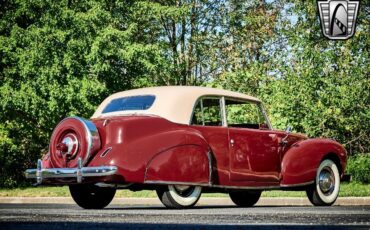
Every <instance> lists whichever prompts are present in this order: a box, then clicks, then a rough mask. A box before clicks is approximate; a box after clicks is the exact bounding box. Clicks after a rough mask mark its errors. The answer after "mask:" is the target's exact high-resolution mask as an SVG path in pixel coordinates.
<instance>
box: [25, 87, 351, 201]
mask: <svg viewBox="0 0 370 230" xmlns="http://www.w3.org/2000/svg"><path fill="white" fill-rule="evenodd" d="M166 95H167V96H166ZM115 103H116V104H117V103H118V104H119V106H117V105H116V104H115ZM124 103H126V104H124ZM130 103H131V104H130ZM140 103H141V104H140ZM123 104H124V105H123ZM120 106H121V107H120ZM122 106H123V107H122ZM125 106H126V107H125ZM137 106H139V107H137ZM207 106H208V107H207ZM110 107H112V108H110ZM249 108H250V111H257V112H256V113H255V112H253V114H251V115H248V116H249V117H248V119H247V118H246V119H244V120H243V116H244V114H247V113H246V112H245V111H244V109H246V110H247V109H249ZM104 111H105V112H104ZM248 111H249V110H248ZM254 113H255V114H254ZM197 116H198V117H197ZM246 117H247V115H246ZM257 117H258V118H257ZM197 119H198V121H196V120H197ZM207 119H209V121H208V120H207ZM254 119H255V120H256V122H254V123H253V122H250V121H254ZM199 120H201V121H199ZM246 120H248V122H249V123H248V122H245V121H246ZM257 120H258V123H257ZM231 123H232V124H231ZM323 162H325V164H324V166H322V164H323ZM334 167H336V169H335V168H334ZM345 167H346V151H345V149H344V148H343V147H342V146H341V145H340V144H339V143H338V142H336V141H334V140H331V139H322V138H314V139H309V138H307V137H306V136H305V135H302V134H295V133H290V132H289V131H280V130H274V129H272V127H271V124H270V122H269V120H268V117H267V115H266V113H265V111H264V109H263V106H262V104H261V102H260V101H259V100H258V99H257V98H253V97H250V96H246V95H243V94H238V93H233V92H230V91H225V90H219V89H211V88H202V87H156V88H145V89H138V90H131V91H125V92H121V93H118V94H115V95H112V96H111V97H108V98H107V99H106V100H105V101H104V102H103V103H102V105H100V106H99V108H98V110H97V112H96V113H95V114H94V116H93V117H92V118H91V120H85V119H82V118H78V117H70V118H66V119H64V120H63V121H62V122H61V123H60V124H59V125H58V126H57V127H56V128H55V130H54V132H53V135H52V137H51V141H50V148H49V152H48V153H47V154H46V155H45V157H44V158H43V159H42V161H39V165H38V169H29V170H27V171H26V176H27V177H28V178H37V179H38V183H39V184H48V185H66V184H67V185H70V187H71V193H72V197H73V198H74V199H75V201H76V202H77V203H78V204H79V205H80V206H82V207H84V208H91V207H92V208H97V207H104V206H105V205H107V204H109V201H110V200H109V201H106V202H105V203H104V202H102V203H104V204H100V206H99V205H98V204H97V205H93V204H88V203H89V202H93V203H94V201H93V199H92V200H88V201H81V198H78V197H81V194H84V192H85V193H86V191H87V192H88V191H97V190H99V191H100V190H101V191H102V194H105V195H104V196H106V197H107V196H108V195H106V194H112V193H113V196H114V192H113V191H115V189H117V188H124V189H131V190H141V189H155V190H157V193H158V196H159V198H160V199H161V200H162V202H163V203H164V204H165V205H166V206H167V207H190V206H192V205H194V204H195V203H196V201H197V200H198V199H199V196H200V191H202V192H227V193H230V197H231V199H232V200H233V201H234V202H235V203H236V204H237V205H239V206H251V205H253V204H254V203H256V202H257V201H258V198H259V196H260V193H261V191H263V190H270V189H285V190H306V191H307V195H308V197H309V198H310V200H311V202H312V203H313V204H315V205H331V204H332V203H334V202H335V199H336V197H337V195H338V194H337V191H336V190H338V191H339V180H340V178H342V177H343V175H344V172H345ZM94 173H95V174H94ZM337 174H338V175H337ZM194 188H197V191H198V192H196V194H195V195H194V190H195V189H194ZM174 192H175V193H174ZM198 193H199V194H198ZM333 193H336V194H334V195H333ZM84 196H86V195H84ZM113 196H112V198H113ZM176 196H178V197H176ZM194 196H195V198H193V202H190V201H189V202H190V203H189V202H188V203H187V202H185V201H186V199H187V198H189V197H194ZM76 197H77V198H76ZM327 197H329V198H330V199H326V198H327ZM78 199H80V200H78ZM94 199H101V198H100V197H95V198H94ZM181 199H183V200H181ZM168 200H170V201H168ZM183 201H184V202H183ZM84 202H85V203H84ZM86 203H87V204H86ZM106 203H107V204H106Z"/></svg>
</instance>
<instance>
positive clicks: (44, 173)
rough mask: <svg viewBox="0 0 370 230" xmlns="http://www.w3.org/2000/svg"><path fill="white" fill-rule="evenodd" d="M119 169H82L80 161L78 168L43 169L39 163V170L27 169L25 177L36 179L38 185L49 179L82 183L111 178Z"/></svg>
mask: <svg viewBox="0 0 370 230" xmlns="http://www.w3.org/2000/svg"><path fill="white" fill-rule="evenodd" d="M38 162H41V160H39V161H38ZM117 169H118V168H117V167H116V166H99V167H82V161H81V160H80V159H79V163H78V168H42V165H40V167H39V163H38V166H37V169H27V170H26V171H25V176H26V178H27V179H35V178H36V179H37V184H41V183H42V181H43V180H44V179H48V178H76V180H77V182H78V183H81V182H82V179H83V178H84V177H99V176H111V175H114V174H115V173H116V172H117Z"/></svg>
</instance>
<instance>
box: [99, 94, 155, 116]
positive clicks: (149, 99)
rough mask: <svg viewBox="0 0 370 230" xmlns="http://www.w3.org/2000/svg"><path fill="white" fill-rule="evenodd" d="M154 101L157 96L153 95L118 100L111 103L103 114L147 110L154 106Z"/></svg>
mask: <svg viewBox="0 0 370 230" xmlns="http://www.w3.org/2000/svg"><path fill="white" fill-rule="evenodd" d="M154 100H155V96H153V95H145V96H133V97H121V98H116V99H114V100H112V101H111V102H109V104H108V105H107V106H106V107H105V108H104V110H103V113H111V112H118V111H127V110H147V109H149V108H150V107H151V106H152V105H153V102H154Z"/></svg>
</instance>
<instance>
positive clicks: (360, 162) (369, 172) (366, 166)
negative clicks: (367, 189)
mask: <svg viewBox="0 0 370 230" xmlns="http://www.w3.org/2000/svg"><path fill="white" fill-rule="evenodd" d="M346 173H347V174H351V175H352V180H353V181H356V182H361V183H370V153H369V154H359V155H357V156H352V157H349V159H348V162H347V170H346Z"/></svg>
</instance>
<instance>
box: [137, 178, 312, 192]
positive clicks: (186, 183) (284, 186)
mask: <svg viewBox="0 0 370 230" xmlns="http://www.w3.org/2000/svg"><path fill="white" fill-rule="evenodd" d="M312 183H314V181H310V182H307V183H302V184H295V185H277V186H227V185H213V184H206V183H192V182H179V181H161V180H158V181H154V180H147V181H144V184H163V185H193V186H204V187H210V188H225V189H248V190H275V189H281V188H290V187H293V188H294V187H301V186H306V185H310V184H312Z"/></svg>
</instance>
